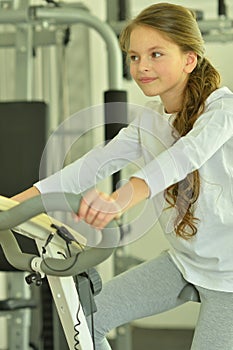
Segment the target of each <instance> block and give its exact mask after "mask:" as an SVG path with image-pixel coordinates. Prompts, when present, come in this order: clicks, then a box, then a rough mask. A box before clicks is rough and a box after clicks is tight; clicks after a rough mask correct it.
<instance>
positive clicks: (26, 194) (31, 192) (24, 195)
mask: <svg viewBox="0 0 233 350" xmlns="http://www.w3.org/2000/svg"><path fill="white" fill-rule="evenodd" d="M39 194H40V191H39V190H38V189H37V188H36V187H35V186H33V187H30V188H28V189H27V190H25V191H23V192H21V193H18V194H16V195H15V196H14V197H12V199H14V200H15V201H17V202H23V201H25V200H26V199H29V198H32V197H35V196H38V195H39Z"/></svg>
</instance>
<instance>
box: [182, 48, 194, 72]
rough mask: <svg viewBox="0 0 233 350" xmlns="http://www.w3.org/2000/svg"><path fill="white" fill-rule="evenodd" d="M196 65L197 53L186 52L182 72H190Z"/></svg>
mask: <svg viewBox="0 0 233 350" xmlns="http://www.w3.org/2000/svg"><path fill="white" fill-rule="evenodd" d="M196 65H197V54H196V53H195V52H193V51H189V52H187V53H186V64H185V67H184V72H185V73H192V71H193V70H194V69H195V68H196Z"/></svg>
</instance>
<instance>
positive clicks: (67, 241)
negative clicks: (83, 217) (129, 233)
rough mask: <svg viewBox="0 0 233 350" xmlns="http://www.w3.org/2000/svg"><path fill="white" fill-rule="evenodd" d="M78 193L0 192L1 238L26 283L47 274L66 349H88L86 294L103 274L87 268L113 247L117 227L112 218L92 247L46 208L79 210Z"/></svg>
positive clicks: (98, 285) (94, 288) (117, 238)
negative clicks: (27, 245)
mask: <svg viewBox="0 0 233 350" xmlns="http://www.w3.org/2000/svg"><path fill="white" fill-rule="evenodd" d="M80 199H81V195H75V194H69V193H68V194H66V193H50V194H45V195H40V196H36V197H34V198H31V199H29V200H27V201H25V202H22V203H18V202H15V201H13V200H11V199H8V198H6V197H1V196H0V210H1V212H0V244H1V246H2V249H3V251H4V254H5V257H6V259H7V261H8V262H9V263H10V265H12V266H13V267H14V268H16V269H17V270H22V271H25V272H28V275H27V276H26V278H25V280H26V281H25V283H28V284H35V285H37V286H40V285H41V283H43V278H45V277H46V278H47V280H48V283H49V286H50V290H51V293H52V297H53V300H54V303H55V306H56V309H57V312H58V315H59V318H60V321H61V324H62V327H63V330H64V334H65V337H66V340H67V344H68V346H69V349H70V350H73V349H80V350H92V349H94V341H93V337H92V335H91V332H90V327H89V326H88V322H87V315H89V314H90V313H93V312H94V311H95V310H94V308H93V305H94V304H93V302H92V301H91V302H90V300H89V299H90V295H91V297H93V298H94V296H95V294H97V293H98V292H99V291H100V290H101V278H100V277H98V276H99V275H98V273H97V274H95V273H94V274H93V273H91V272H90V271H91V270H92V268H93V267H94V266H97V265H98V264H100V263H101V262H103V261H104V260H106V259H107V258H108V257H109V256H110V255H111V254H112V253H113V251H114V249H115V248H116V247H117V246H118V244H119V241H120V230H119V228H118V225H117V223H116V222H115V221H112V222H111V223H110V224H109V225H108V226H107V227H106V228H105V229H103V230H102V231H101V239H100V240H99V242H98V244H97V246H95V247H91V248H90V247H87V245H86V243H87V242H86V239H85V237H84V235H82V234H80V233H78V232H76V230H74V229H72V228H70V227H68V226H66V225H63V224H62V223H61V222H59V221H58V220H56V219H54V218H53V217H51V216H49V215H47V214H45V213H48V212H54V211H62V212H72V211H73V212H75V213H77V211H78V208H79V204H80ZM13 230H14V232H17V233H18V234H20V235H24V236H27V237H30V238H31V239H33V240H34V241H35V243H36V246H37V250H38V254H34V253H33V254H29V253H24V252H22V250H21V248H20V247H19V245H18V242H17V240H16V238H15V236H14V234H13V232H12V231H13ZM93 234H96V230H94V229H93ZM99 234H100V232H98V235H99ZM89 272H90V273H89ZM82 285H88V287H89V288H90V290H89V292H90V293H89V292H88V293H85V292H84V293H82ZM85 298H88V301H89V304H90V305H91V306H89V307H88V308H86V307H85V304H86V301H85ZM85 308H86V309H85ZM87 309H88V310H87Z"/></svg>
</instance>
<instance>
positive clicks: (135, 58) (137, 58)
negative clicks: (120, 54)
mask: <svg viewBox="0 0 233 350" xmlns="http://www.w3.org/2000/svg"><path fill="white" fill-rule="evenodd" d="M129 59H130V61H131V62H135V61H138V60H139V57H138V56H136V55H131V56H129Z"/></svg>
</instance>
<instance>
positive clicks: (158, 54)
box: [151, 51, 162, 58]
mask: <svg viewBox="0 0 233 350" xmlns="http://www.w3.org/2000/svg"><path fill="white" fill-rule="evenodd" d="M151 56H152V57H153V58H158V57H161V56H162V54H161V53H160V52H156V51H155V52H153V53H152V55H151Z"/></svg>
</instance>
